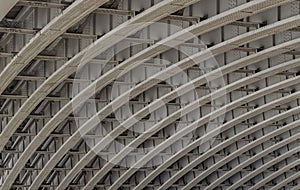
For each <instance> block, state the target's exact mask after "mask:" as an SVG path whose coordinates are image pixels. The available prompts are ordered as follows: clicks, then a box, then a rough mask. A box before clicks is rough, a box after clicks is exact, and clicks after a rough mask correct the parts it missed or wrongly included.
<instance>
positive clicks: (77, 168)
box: [58, 2, 282, 189]
mask: <svg viewBox="0 0 300 190" xmlns="http://www.w3.org/2000/svg"><path fill="white" fill-rule="evenodd" d="M257 3H258V2H256V4H257ZM249 6H254V2H251V3H248V4H244V5H241V6H239V7H237V8H235V9H237V10H236V12H238V11H241V9H242V8H243V9H245V8H246V7H249ZM222 14H225V15H226V16H227V15H230V14H233V12H232V10H229V11H226V12H224V13H222ZM225 15H223V16H222V17H221V18H224V16H225ZM215 17H216V19H220V17H218V16H215ZM215 17H213V18H211V19H210V20H214V18H215ZM232 20H234V19H232ZM199 25H200V24H199ZM186 30H189V29H186ZM198 35H199V34H198ZM278 50H279V49H276V50H275V49H272V50H267V51H264V53H263V52H262V54H263V55H264V56H262V54H257V55H255V56H257V57H259V56H258V55H260V57H259V58H260V59H261V60H262V59H264V57H266V58H267V57H269V56H270V55H275V53H276V52H277V53H279V52H278ZM270 53H271V54H270ZM281 53H282V52H281ZM250 58H252V59H250ZM255 61H256V62H258V61H259V59H258V58H256V57H255V58H253V56H249V58H248V57H247V58H246V59H241V60H239V61H236V62H235V63H233V64H231V65H230V68H231V69H229V67H228V66H225V67H222V68H220V69H219V70H217V72H216V71H212V72H210V73H208V74H207V75H205V76H201V77H199V78H198V79H196V80H193V81H192V82H191V84H189V85H183V86H181V87H179V88H178V89H176V91H172V92H171V93H169V94H167V95H166V96H164V97H165V98H161V99H160V101H159V102H158V101H157V102H154V103H152V104H150V105H148V106H146V107H145V108H143V109H142V110H140V111H139V112H138V113H136V114H135V115H134V116H132V117H131V118H133V120H134V121H136V118H143V117H144V116H145V115H147V114H149V113H148V112H147V111H148V110H149V107H150V106H151V108H158V107H157V106H159V105H160V102H161V101H163V102H167V101H169V100H171V99H174V95H175V96H176V95H178V92H184V91H186V90H185V89H189V86H193V87H195V86H199V85H202V84H204V83H205V82H207V80H208V79H209V80H212V79H213V78H214V75H215V76H217V75H216V74H217V73H218V72H219V73H220V72H222V74H227V73H229V72H230V71H233V70H236V69H238V68H241V67H245V66H247V65H250V64H251V63H254V62H255ZM222 69H223V70H222ZM156 104H157V105H156ZM134 121H130V120H129V121H128V122H124V123H122V124H121V126H126V128H127V126H128V124H131V125H132V124H133V122H134ZM117 128H118V127H117ZM126 128H123V129H122V131H120V130H118V132H117V134H116V133H114V132H111V133H110V135H109V136H110V137H112V136H114V137H116V136H117V135H118V134H120V133H122V132H123V131H124V130H126ZM101 142H102V143H104V142H105V141H101ZM99 144H100V143H99ZM97 150H99V147H98V148H97ZM93 156H94V155H93V153H92V152H91V151H90V152H89V153H88V154H87V155H85V156H84V159H81V161H80V162H79V163H78V164H77V165H76V166H75V167H73V168H72V169H71V171H70V172H69V173H68V174H67V176H66V177H65V178H64V179H63V181H62V182H61V183H60V185H59V186H58V188H61V189H64V188H66V186H67V184H69V183H70V182H71V180H72V179H73V177H75V175H76V174H77V173H78V172H79V171H80V170H81V169H82V168H83V167H84V166H85V165H86V164H87V163H88V162H89V161H90V160H91V159H92V158H93Z"/></svg>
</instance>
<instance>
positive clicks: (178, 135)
mask: <svg viewBox="0 0 300 190" xmlns="http://www.w3.org/2000/svg"><path fill="white" fill-rule="evenodd" d="M299 79H300V76H297V77H295V78H293V79H290V80H286V81H283V82H280V83H277V84H276V85H272V86H270V87H267V88H265V89H262V90H259V91H257V92H255V93H252V94H251V95H248V96H245V97H243V98H240V99H239V100H237V101H234V102H231V103H229V104H227V105H226V106H224V107H221V108H220V109H218V110H216V111H214V112H211V113H210V114H208V115H206V116H204V117H202V118H201V119H199V120H197V121H195V122H194V123H192V124H191V125H189V126H187V127H185V128H184V129H182V130H180V131H178V132H177V133H175V135H172V136H171V137H169V138H168V139H167V140H165V141H164V142H163V143H161V144H159V145H158V146H156V147H155V148H154V149H153V150H151V151H150V152H149V153H148V154H146V155H145V156H144V157H142V158H141V159H140V160H139V161H137V162H136V163H135V164H134V165H133V166H132V167H131V168H130V169H128V170H127V171H126V172H125V173H124V174H123V175H122V176H121V177H119V178H118V179H117V180H116V181H115V182H114V184H113V185H112V186H111V187H110V188H109V189H117V188H119V187H120V186H121V185H122V184H123V183H124V182H125V181H126V180H127V179H128V178H129V177H130V176H131V175H133V174H134V173H135V172H136V171H137V170H138V169H139V168H140V167H142V166H143V165H145V164H146V163H147V162H148V161H150V160H151V159H152V158H153V157H154V156H156V155H157V154H158V153H159V152H161V151H162V150H164V149H166V148H167V147H168V146H170V145H171V144H173V143H174V142H176V141H177V140H178V139H180V138H181V137H183V136H185V135H187V134H189V133H190V132H192V131H194V130H195V129H197V128H198V127H199V126H202V125H204V124H205V123H207V122H209V121H210V120H213V119H214V118H217V117H219V116H220V115H222V114H223V112H224V111H227V110H232V109H235V108H236V107H238V106H241V105H243V104H245V103H247V102H249V101H251V99H252V100H254V99H257V97H260V96H261V95H262V94H268V93H271V92H272V91H274V90H276V89H280V88H282V87H286V86H290V85H294V84H297V83H298V81H299ZM279 86H281V87H280V88H278V87H279ZM299 109H300V107H299ZM293 111H295V110H293ZM296 111H299V110H298V109H297V110H296ZM288 112H290V111H288ZM267 121H268V122H271V121H272V120H271V119H269V120H266V122H267ZM260 124H262V123H260ZM212 131H214V132H216V131H215V130H212ZM209 133H210V132H209ZM205 137H206V139H207V138H209V137H211V136H207V135H205ZM200 139H201V138H200ZM208 140H210V139H208ZM197 141H198V140H197ZM201 142H203V141H201ZM192 145H193V143H192V144H191V145H189V146H188V147H191V146H192ZM128 146H129V145H128ZM221 148H222V147H221ZM123 150H124V149H123ZM123 150H122V151H123ZM212 150H214V149H210V151H208V152H206V153H205V154H203V155H201V156H200V157H199V158H204V155H205V156H207V155H208V153H209V152H211V151H212ZM117 161H118V160H113V159H112V160H111V162H110V163H117ZM98 174H99V175H101V174H100V173H98ZM99 180H100V179H99V178H97V174H96V175H95V176H94V177H93V178H92V179H91V180H90V181H89V182H88V183H87V184H86V187H88V189H90V188H91V187H94V185H95V184H96V183H97V182H98V181H99Z"/></svg>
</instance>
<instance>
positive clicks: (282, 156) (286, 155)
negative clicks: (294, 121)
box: [230, 120, 299, 189]
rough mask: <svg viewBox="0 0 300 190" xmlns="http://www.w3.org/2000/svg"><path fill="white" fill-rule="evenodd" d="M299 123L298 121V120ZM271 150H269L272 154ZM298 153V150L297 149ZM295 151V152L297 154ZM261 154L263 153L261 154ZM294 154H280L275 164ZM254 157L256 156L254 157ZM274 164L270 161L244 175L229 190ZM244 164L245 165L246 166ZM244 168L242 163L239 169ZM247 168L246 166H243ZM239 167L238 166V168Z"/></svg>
mask: <svg viewBox="0 0 300 190" xmlns="http://www.w3.org/2000/svg"><path fill="white" fill-rule="evenodd" d="M298 121H299V120H298ZM270 148H271V147H269V148H268V149H270ZM272 151H273V150H271V152H272ZM298 151H299V149H298ZM298 151H297V152H298ZM264 152H267V149H266V150H265V151H264ZM262 153H263V152H262ZM295 153H296V152H292V153H291V152H286V153H285V154H282V155H281V156H279V157H277V158H276V162H277V160H278V162H279V161H280V160H283V159H285V158H288V157H289V156H291V155H292V154H295ZM255 156H256V155H255ZM276 162H274V161H270V162H268V163H265V164H264V165H262V166H261V167H259V168H257V169H256V170H254V171H252V172H251V173H249V174H247V175H245V176H244V177H243V178H241V179H240V180H238V181H237V182H236V183H234V184H233V185H232V186H231V187H230V188H231V189H236V188H238V187H239V186H241V185H242V184H244V183H245V182H246V181H248V180H250V179H251V178H253V177H255V176H256V175H258V174H259V173H261V172H263V171H264V170H266V169H267V168H269V167H271V166H272V165H274V164H275V163H276ZM247 163H250V164H251V163H252V161H251V160H250V161H248V160H247ZM247 163H246V164H247ZM242 166H244V163H242V165H241V167H242ZM245 166H247V165H245ZM239 167H240V166H239Z"/></svg>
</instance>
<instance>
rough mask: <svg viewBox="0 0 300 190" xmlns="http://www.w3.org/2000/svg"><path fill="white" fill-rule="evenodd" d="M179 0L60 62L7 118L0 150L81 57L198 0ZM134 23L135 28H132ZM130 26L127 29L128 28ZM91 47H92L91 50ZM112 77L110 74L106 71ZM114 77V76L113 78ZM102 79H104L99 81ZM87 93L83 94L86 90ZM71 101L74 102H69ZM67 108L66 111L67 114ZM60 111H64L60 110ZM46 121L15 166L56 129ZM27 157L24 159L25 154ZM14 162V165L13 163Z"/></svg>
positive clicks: (153, 9) (59, 117)
mask: <svg viewBox="0 0 300 190" xmlns="http://www.w3.org/2000/svg"><path fill="white" fill-rule="evenodd" d="M178 1H179V0H165V1H163V2H161V3H158V4H157V5H155V6H153V7H151V8H149V9H148V10H146V11H144V12H143V13H141V14H139V15H137V16H136V17H134V18H132V19H131V20H130V21H127V22H125V23H124V24H121V25H120V26H118V27H117V28H116V29H114V30H113V31H111V32H109V33H108V34H106V35H104V36H103V37H102V38H100V39H99V40H97V41H96V42H95V43H94V44H92V45H91V46H90V47H88V48H86V49H84V50H83V51H82V52H80V53H79V54H77V55H76V56H75V57H74V58H73V59H71V60H70V61H68V62H67V63H66V64H65V65H63V66H62V67H61V68H60V69H59V70H58V71H56V72H55V73H54V74H52V75H51V76H50V78H49V79H47V81H46V82H44V83H43V84H42V85H41V86H40V87H39V89H37V90H36V91H35V92H34V94H33V95H32V96H30V98H29V99H28V100H27V101H26V102H25V103H24V104H23V105H22V107H21V108H20V109H19V110H18V112H17V113H16V115H15V116H14V117H13V118H12V120H11V121H10V122H9V124H8V125H7V126H6V127H5V129H4V131H3V132H2V133H1V135H0V137H1V138H0V142H1V143H0V150H1V149H3V147H4V145H5V142H7V140H8V139H9V138H10V136H11V135H12V134H13V132H14V131H15V129H16V128H17V127H18V126H19V125H20V123H22V122H23V121H24V120H25V119H26V117H27V116H28V115H29V114H30V112H31V111H32V110H33V109H34V108H35V106H36V105H38V104H39V102H41V101H42V100H43V99H44V98H45V97H46V96H47V94H49V93H50V92H51V91H52V90H53V89H54V88H55V87H56V86H57V85H59V84H60V83H61V82H62V81H63V80H65V78H66V77H68V76H69V75H71V74H72V73H73V72H75V71H76V70H77V66H78V65H79V64H80V63H82V62H81V61H83V60H81V59H82V58H84V59H85V60H84V61H85V62H86V63H87V62H88V60H90V59H92V58H93V57H95V56H96V55H97V54H99V52H103V51H105V50H106V49H107V48H109V47H111V46H112V45H113V43H112V41H113V42H114V43H117V42H119V41H121V40H123V39H124V38H126V37H127V36H129V35H131V34H133V33H135V32H137V31H138V30H140V29H142V28H144V27H145V26H147V25H149V24H151V22H155V21H157V20H159V19H161V18H163V17H165V16H167V15H169V14H171V13H172V12H174V11H176V10H179V9H182V8H184V7H186V6H189V5H190V4H193V3H195V2H198V1H199V0H192V1H179V2H180V3H179V4H178ZM162 10H163V12H164V14H161V12H162ZM132 26H134V28H132ZM128 30H130V31H128ZM90 50H92V51H90ZM106 76H109V77H111V78H112V75H106ZM112 80H114V78H112ZM101 82H103V81H101ZM85 93H86V94H85ZM85 93H82V94H81V95H82V96H83V97H84V98H86V97H87V98H89V97H90V96H91V95H90V94H91V93H90V92H86V91H85ZM80 98H82V97H79V98H77V99H76V100H77V101H78V99H80ZM72 103H73V102H72ZM72 103H70V104H68V105H70V107H68V108H69V109H63V110H61V111H60V112H59V113H58V114H56V117H54V118H53V119H52V120H51V121H54V122H55V123H51V122H50V123H51V124H52V125H50V126H53V124H54V125H55V126H57V125H58V124H59V121H61V120H63V119H64V117H63V116H64V115H66V117H67V116H68V115H69V114H70V112H72ZM66 112H68V114H66ZM62 113H63V114H62ZM48 126H49V125H46V126H45V127H44V128H43V129H42V131H43V132H46V134H43V133H42V132H40V133H41V134H40V133H39V134H38V136H37V137H36V138H35V139H34V140H33V141H32V142H31V144H30V145H29V146H28V147H27V148H26V150H25V151H24V153H23V154H22V155H21V159H19V160H18V161H19V162H18V166H20V165H22V167H24V165H25V164H26V162H27V160H28V159H29V158H30V156H31V155H32V154H34V152H33V151H32V150H36V149H37V148H38V147H39V145H40V144H41V143H42V142H43V140H44V139H46V138H47V136H48V135H49V134H50V133H51V132H52V131H53V130H54V129H55V126H53V127H52V128H49V127H48ZM24 157H26V159H25V158H24ZM15 166H17V165H15ZM22 167H14V169H13V172H12V174H11V175H9V176H8V178H7V179H9V180H5V183H4V184H3V186H2V187H7V186H6V185H9V183H10V184H11V183H12V182H13V180H12V179H13V178H15V177H16V175H15V174H16V173H18V172H20V170H21V169H22Z"/></svg>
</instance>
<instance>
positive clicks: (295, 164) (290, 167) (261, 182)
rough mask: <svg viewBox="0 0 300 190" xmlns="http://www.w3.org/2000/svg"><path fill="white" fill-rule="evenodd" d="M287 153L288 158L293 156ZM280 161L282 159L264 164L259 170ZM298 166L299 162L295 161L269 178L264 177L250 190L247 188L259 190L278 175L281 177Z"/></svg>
mask: <svg viewBox="0 0 300 190" xmlns="http://www.w3.org/2000/svg"><path fill="white" fill-rule="evenodd" d="M296 149H298V150H299V147H297V148H296ZM287 153H289V154H288V156H291V155H292V154H295V153H294V152H293V153H292V154H291V153H290V151H288V152H287ZM287 153H285V154H287ZM285 154H284V155H285ZM288 156H287V157H286V158H288ZM281 160H283V159H278V158H276V161H274V162H268V163H267V164H264V165H263V166H262V167H261V168H264V169H265V168H267V166H269V167H270V166H272V165H274V164H276V163H278V162H279V161H281ZM299 164H300V163H299V160H296V161H294V162H291V163H289V164H288V165H286V166H284V167H283V168H281V169H279V170H277V171H275V172H273V173H272V174H270V175H269V176H267V177H265V178H264V179H262V180H261V181H259V182H258V183H256V184H255V185H253V186H252V187H251V188H249V190H256V189H259V188H260V187H261V186H263V185H264V184H266V183H267V182H269V181H271V180H273V179H275V178H276V177H278V176H279V175H281V174H283V173H284V172H286V171H288V170H290V169H292V168H294V167H296V166H298V165H299ZM265 165H266V166H265ZM259 169H260V168H259ZM254 171H256V170H254ZM259 171H261V170H259ZM259 171H257V172H255V173H256V174H258V173H259Z"/></svg>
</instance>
